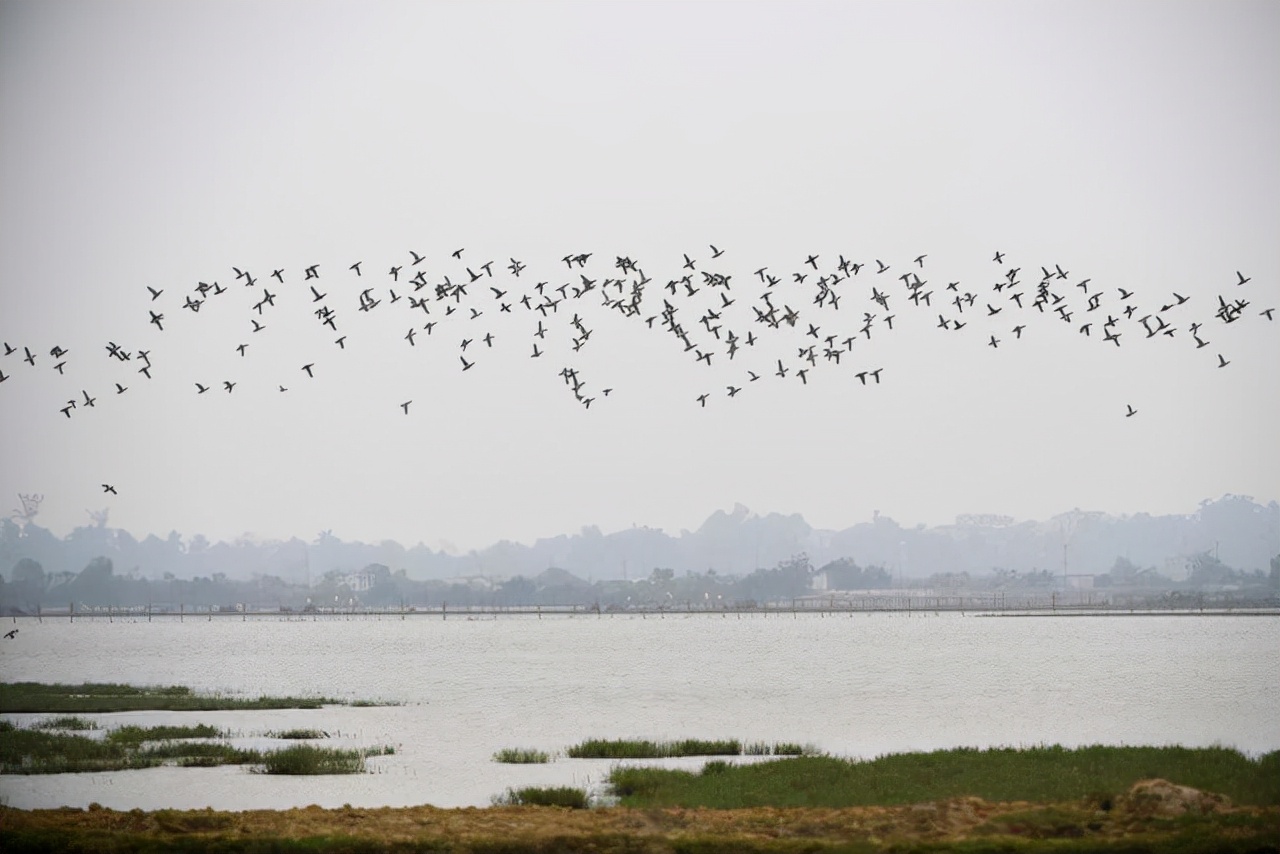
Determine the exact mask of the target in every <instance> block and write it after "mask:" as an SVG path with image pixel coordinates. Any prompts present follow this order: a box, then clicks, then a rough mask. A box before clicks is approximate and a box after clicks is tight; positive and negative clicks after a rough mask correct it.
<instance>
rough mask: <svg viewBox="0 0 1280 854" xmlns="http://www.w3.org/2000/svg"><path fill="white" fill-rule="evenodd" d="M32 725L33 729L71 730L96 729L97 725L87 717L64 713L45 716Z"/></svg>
mask: <svg viewBox="0 0 1280 854" xmlns="http://www.w3.org/2000/svg"><path fill="white" fill-rule="evenodd" d="M32 726H33V727H34V728H35V729H65V730H73V731H81V732H83V731H85V730H91V729H97V728H98V725H97V724H96V723H94V722H93V721H91V720H88V719H87V718H79V717H75V716H74V715H64V716H62V717H60V718H46V719H44V720H42V721H37V722H35V723H34V724H32Z"/></svg>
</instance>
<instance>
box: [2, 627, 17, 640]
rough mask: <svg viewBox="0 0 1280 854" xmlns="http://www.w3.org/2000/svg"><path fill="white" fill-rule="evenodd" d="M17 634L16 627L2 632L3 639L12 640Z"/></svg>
mask: <svg viewBox="0 0 1280 854" xmlns="http://www.w3.org/2000/svg"><path fill="white" fill-rule="evenodd" d="M17 635H18V630H17V629H10V630H9V631H7V632H5V633H4V638H5V640H13V639H14V638H15V637H17Z"/></svg>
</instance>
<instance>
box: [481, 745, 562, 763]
mask: <svg viewBox="0 0 1280 854" xmlns="http://www.w3.org/2000/svg"><path fill="white" fill-rule="evenodd" d="M493 761H494V762H504V763H506V764H508V765H541V764H543V763H546V762H550V761H551V754H550V753H547V752H546V751H545V750H533V749H531V748H524V747H504V748H503V749H502V750H499V751H498V752H497V753H495V754H493Z"/></svg>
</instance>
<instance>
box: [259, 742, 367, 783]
mask: <svg viewBox="0 0 1280 854" xmlns="http://www.w3.org/2000/svg"><path fill="white" fill-rule="evenodd" d="M364 758H365V752H364V751H361V750H343V749H340V748H334V747H313V746H312V745H309V744H297V745H294V746H292V747H286V748H285V749H284V750H273V751H270V752H269V753H265V754H263V755H262V759H261V761H260V766H259V768H258V769H257V770H258V771H259V773H262V774H287V775H290V776H293V775H312V774H359V773H360V772H362V771H364V769H365V765H364Z"/></svg>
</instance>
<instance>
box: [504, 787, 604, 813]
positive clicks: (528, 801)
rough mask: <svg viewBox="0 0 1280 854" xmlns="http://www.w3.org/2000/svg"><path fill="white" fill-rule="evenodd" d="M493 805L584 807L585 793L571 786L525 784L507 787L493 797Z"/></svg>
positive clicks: (585, 802) (585, 803) (586, 803)
mask: <svg viewBox="0 0 1280 854" xmlns="http://www.w3.org/2000/svg"><path fill="white" fill-rule="evenodd" d="M493 803H494V806H525V807H568V808H569V809H577V810H581V809H586V808H587V806H588V800H587V793H586V791H585V790H584V789H575V788H573V787H572V786H527V787H525V788H523V789H507V791H506V792H505V793H503V794H502V795H499V796H498V797H496V798H494V799H493Z"/></svg>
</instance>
